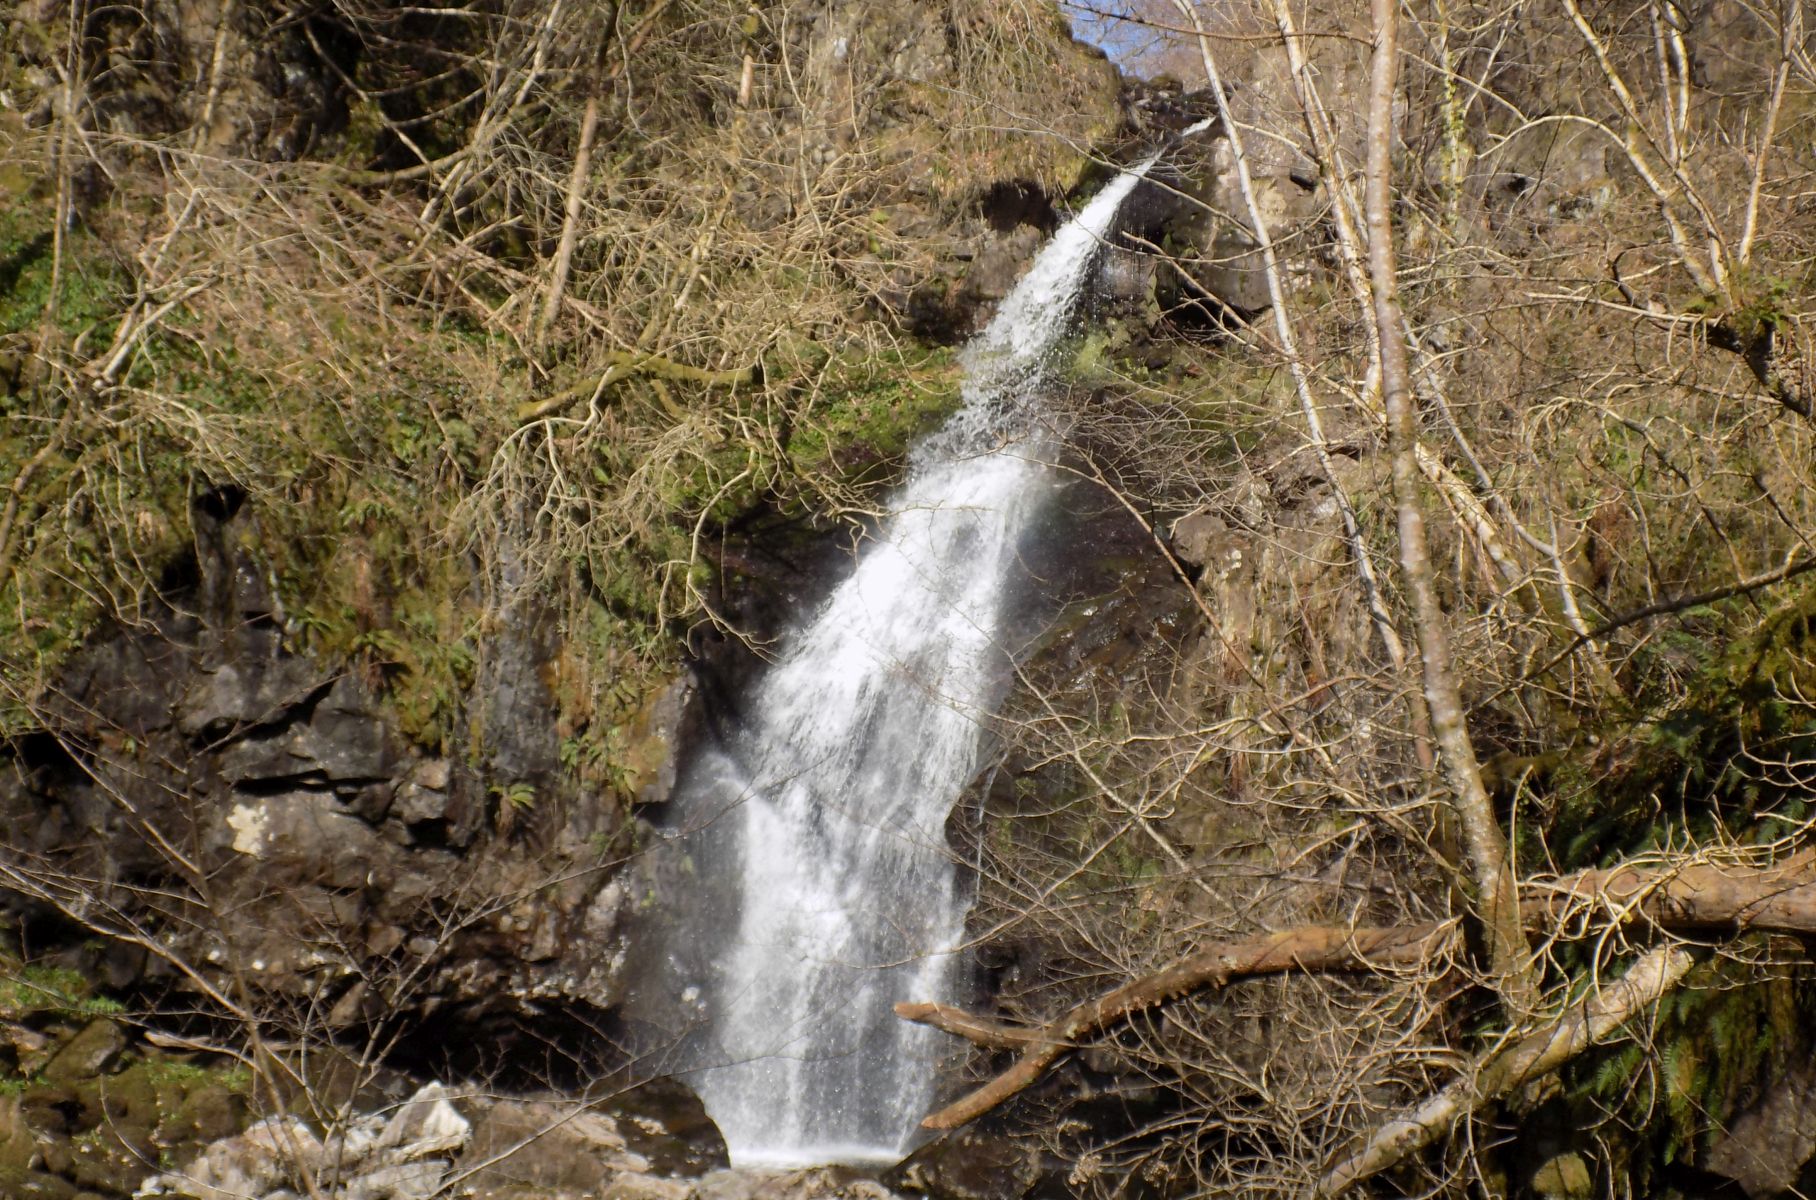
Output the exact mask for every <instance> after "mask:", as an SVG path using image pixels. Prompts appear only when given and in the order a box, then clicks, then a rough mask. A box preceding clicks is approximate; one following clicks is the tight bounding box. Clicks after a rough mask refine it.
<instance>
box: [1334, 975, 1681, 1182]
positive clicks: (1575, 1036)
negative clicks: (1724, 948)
mask: <svg viewBox="0 0 1816 1200" xmlns="http://www.w3.org/2000/svg"><path fill="white" fill-rule="evenodd" d="M1691 962H1692V960H1691V957H1690V952H1689V951H1687V950H1685V949H1684V948H1683V947H1681V946H1660V947H1658V948H1656V949H1654V950H1650V951H1648V952H1647V953H1645V954H1644V955H1642V956H1640V958H1639V960H1638V961H1637V962H1635V963H1634V964H1633V966H1632V968H1631V969H1630V970H1629V971H1628V972H1627V973H1626V974H1625V975H1623V976H1621V978H1620V979H1619V980H1618V981H1616V982H1615V983H1612V984H1610V985H1609V986H1607V987H1605V988H1594V989H1592V990H1591V991H1590V992H1589V994H1588V995H1586V996H1584V997H1583V998H1582V999H1581V1000H1578V1001H1577V1002H1576V1003H1574V1004H1572V1005H1571V1006H1570V1007H1569V1008H1567V1009H1565V1010H1564V1012H1563V1015H1562V1016H1560V1017H1559V1018H1558V1019H1557V1020H1556V1021H1555V1022H1553V1023H1552V1024H1551V1025H1549V1026H1548V1027H1546V1028H1545V1029H1542V1030H1540V1031H1539V1032H1538V1033H1535V1034H1533V1035H1531V1036H1530V1037H1527V1038H1523V1039H1521V1040H1520V1041H1518V1042H1516V1043H1515V1044H1514V1045H1513V1046H1512V1047H1511V1048H1510V1049H1508V1050H1505V1051H1503V1052H1501V1053H1499V1054H1494V1055H1491V1056H1490V1057H1489V1058H1488V1059H1486V1060H1485V1061H1484V1062H1482V1063H1481V1064H1480V1065H1478V1066H1476V1067H1475V1068H1473V1069H1472V1070H1468V1071H1465V1072H1464V1073H1463V1074H1462V1076H1460V1077H1459V1078H1458V1079H1457V1080H1456V1082H1454V1083H1452V1084H1451V1085H1450V1086H1448V1087H1446V1088H1445V1089H1444V1090H1443V1091H1440V1092H1438V1093H1437V1094H1436V1095H1434V1096H1432V1097H1430V1098H1429V1099H1427V1100H1424V1101H1421V1102H1420V1103H1419V1104H1417V1105H1415V1106H1414V1107H1413V1108H1411V1109H1409V1110H1407V1111H1406V1112H1405V1113H1403V1114H1402V1115H1400V1116H1398V1117H1395V1118H1393V1119H1392V1120H1389V1121H1387V1122H1386V1123H1385V1124H1382V1125H1380V1126H1379V1127H1377V1128H1376V1129H1375V1131H1374V1132H1373V1133H1371V1134H1369V1135H1368V1138H1367V1140H1366V1141H1364V1142H1363V1144H1362V1147H1361V1148H1360V1149H1359V1150H1357V1151H1356V1152H1355V1153H1353V1154H1350V1155H1349V1156H1347V1157H1346V1158H1344V1159H1342V1160H1341V1161H1340V1162H1338V1163H1337V1164H1336V1165H1335V1166H1333V1167H1331V1169H1330V1170H1328V1171H1326V1172H1325V1173H1324V1177H1323V1178H1322V1179H1320V1180H1319V1181H1318V1186H1317V1188H1316V1191H1315V1194H1316V1195H1318V1196H1336V1195H1339V1194H1341V1193H1342V1192H1345V1191H1347V1190H1348V1189H1349V1188H1351V1187H1354V1186H1355V1185H1356V1184H1358V1183H1360V1182H1362V1181H1363V1180H1365V1179H1367V1178H1369V1177H1370V1176H1372V1175H1376V1174H1379V1173H1380V1172H1382V1171H1385V1170H1386V1169H1387V1168H1389V1167H1391V1166H1393V1165H1394V1164H1395V1163H1397V1162H1399V1161H1401V1160H1402V1159H1404V1158H1406V1157H1407V1156H1409V1155H1412V1154H1416V1153H1417V1152H1419V1151H1420V1150H1423V1149H1424V1148H1425V1147H1427V1146H1429V1145H1431V1144H1432V1143H1433V1142H1435V1141H1437V1140H1438V1138H1440V1137H1441V1136H1443V1134H1444V1133H1445V1131H1446V1130H1448V1129H1450V1128H1451V1127H1452V1126H1454V1125H1456V1124H1457V1123H1458V1122H1459V1121H1461V1120H1463V1119H1464V1118H1465V1117H1467V1116H1469V1115H1470V1114H1471V1113H1473V1112H1475V1111H1476V1110H1477V1109H1480V1108H1481V1107H1482V1106H1483V1105H1485V1104H1487V1103H1489V1102H1490V1101H1492V1100H1494V1099H1496V1098H1498V1097H1500V1096H1504V1095H1506V1094H1508V1093H1509V1092H1512V1091H1513V1090H1515V1089H1516V1088H1519V1087H1520V1086H1522V1085H1523V1084H1526V1083H1528V1082H1530V1081H1532V1080H1534V1079H1538V1078H1540V1077H1541V1076H1544V1075H1548V1074H1550V1073H1551V1072H1552V1071H1555V1070H1557V1069H1558V1068H1559V1067H1561V1066H1563V1065H1564V1064H1565V1063H1566V1062H1568V1061H1570V1060H1571V1059H1572V1058H1574V1057H1576V1056H1577V1055H1578V1054H1581V1053H1582V1052H1583V1051H1585V1050H1587V1049H1588V1048H1589V1047H1591V1046H1593V1045H1595V1044H1596V1043H1597V1042H1600V1041H1602V1040H1603V1039H1604V1038H1606V1037H1607V1036H1608V1035H1609V1034H1611V1033H1613V1032H1614V1031H1615V1030H1616V1029H1618V1028H1620V1027H1621V1026H1622V1025H1624V1024H1626V1023H1627V1022H1628V1021H1630V1020H1632V1019H1633V1018H1634V1017H1635V1016H1638V1015H1639V1014H1640V1013H1641V1012H1643V1011H1644V1010H1645V1009H1646V1008H1648V1007H1650V1006H1651V1005H1652V1004H1654V1003H1656V1002H1657V1001H1658V999H1659V998H1660V997H1661V996H1663V995H1664V994H1665V993H1666V992H1668V991H1670V990H1671V988H1673V987H1674V986H1676V985H1677V984H1678V983H1679V982H1680V981H1681V980H1682V979H1683V977H1684V976H1685V975H1686V974H1688V973H1689V970H1690V966H1691Z"/></svg>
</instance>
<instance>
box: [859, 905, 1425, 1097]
mask: <svg viewBox="0 0 1816 1200" xmlns="http://www.w3.org/2000/svg"><path fill="white" fill-rule="evenodd" d="M1452 928H1453V925H1452V924H1451V923H1449V922H1445V923H1443V924H1434V925H1420V926H1411V927H1406V928H1382V929H1373V928H1363V929H1345V928H1340V927H1329V926H1310V927H1306V928H1303V929H1290V930H1287V931H1285V932H1283V933H1274V934H1267V935H1264V936H1262V937H1257V938H1249V939H1245V940H1242V941H1232V942H1218V943H1216V944H1214V945H1211V946H1208V947H1206V948H1204V949H1202V950H1199V951H1198V952H1196V953H1194V954H1190V955H1187V956H1186V957H1185V958H1182V959H1180V960H1179V961H1178V962H1176V963H1174V964H1173V965H1172V966H1170V967H1168V968H1166V969H1165V970H1164V971H1159V972H1156V973H1155V974H1153V975H1147V976H1144V977H1142V978H1141V979H1137V980H1134V981H1132V982H1130V983H1126V984H1124V985H1123V986H1121V987H1119V988H1117V989H1115V990H1114V991H1111V992H1106V993H1105V994H1104V995H1102V996H1099V997H1097V998H1096V999H1094V1000H1089V1001H1086V1002H1085V1003H1084V1004H1081V1005H1079V1006H1078V1007H1076V1008H1074V1009H1072V1011H1070V1012H1068V1013H1066V1014H1065V1015H1064V1016H1062V1017H1060V1018H1059V1019H1058V1020H1055V1021H1052V1022H1049V1023H1048V1024H1046V1025H1044V1026H1041V1027H1039V1028H1029V1027H1027V1026H1012V1025H1005V1024H1002V1023H1000V1022H996V1021H991V1020H988V1019H987V1018H983V1017H977V1016H974V1015H972V1014H970V1013H967V1012H964V1011H963V1010H961V1009H956V1008H952V1007H949V1006H947V1005H943V1004H898V1005H896V1006H895V1012H896V1015H897V1016H899V1017H902V1018H903V1019H905V1020H910V1021H918V1022H920V1023H922V1024H925V1025H931V1026H933V1027H934V1028H936V1029H943V1030H945V1031H946V1032H947V1033H953V1034H957V1035H958V1036H959V1037H962V1038H967V1039H969V1040H971V1041H973V1042H976V1043H978V1044H979V1045H984V1046H995V1047H1014V1046H1020V1047H1023V1049H1022V1053H1021V1057H1020V1058H1018V1059H1017V1060H1016V1062H1015V1064H1014V1065H1013V1066H1011V1067H1010V1068H1009V1069H1008V1070H1007V1071H1004V1072H1003V1073H1002V1074H1000V1075H998V1076H997V1077H996V1078H995V1079H992V1080H991V1081H990V1082H989V1083H986V1084H985V1085H984V1086H983V1087H981V1088H978V1089H977V1090H976V1091H974V1092H971V1093H970V1094H969V1095H966V1096H964V1097H962V1098H960V1099H958V1100H956V1101H954V1102H953V1103H952V1104H949V1105H947V1106H946V1107H945V1108H943V1109H941V1110H940V1111H939V1112H936V1113H934V1114H933V1115H932V1116H930V1117H928V1118H927V1119H926V1120H924V1121H922V1122H921V1124H922V1125H924V1126H926V1127H927V1128H928V1129H956V1128H957V1127H958V1126H960V1125H963V1124H965V1123H966V1122H968V1121H971V1120H974V1119H976V1118H977V1117H979V1116H982V1115H983V1114H984V1113H986V1112H989V1111H990V1110H991V1109H993V1108H995V1107H996V1106H997V1105H999V1104H1001V1103H1002V1102H1003V1101H1004V1100H1007V1099H1008V1098H1009V1097H1011V1096H1013V1095H1015V1094H1016V1093H1017V1092H1019V1091H1021V1090H1022V1089H1023V1088H1026V1087H1027V1086H1028V1085H1029V1084H1031V1083H1033V1082H1034V1081H1035V1080H1036V1079H1038V1078H1040V1075H1041V1073H1042V1072H1043V1071H1045V1070H1046V1069H1047V1068H1048V1067H1049V1066H1051V1065H1052V1064H1053V1062H1054V1060H1055V1059H1057V1058H1059V1056H1060V1055H1062V1054H1064V1053H1065V1052H1066V1051H1067V1050H1069V1049H1071V1048H1072V1047H1073V1046H1074V1044H1075V1042H1076V1039H1078V1038H1080V1037H1083V1036H1085V1035H1087V1034H1091V1033H1096V1032H1097V1031H1098V1030H1101V1029H1103V1028H1104V1027H1105V1026H1108V1025H1111V1024H1113V1023H1115V1022H1117V1021H1120V1020H1123V1019H1124V1018H1126V1017H1129V1016H1131V1015H1133V1014H1134V1013H1138V1012H1141V1011H1143V1010H1145V1009H1150V1008H1154V1007H1156V1006H1157V1005H1160V1004H1164V1003H1166V1002H1167V1001H1169V1000H1172V999H1175V998H1177V997H1179V996H1183V995H1185V994H1186V993H1187V992H1192V991H1196V990H1198V989H1200V988H1205V987H1221V986H1223V985H1224V984H1225V983H1227V982H1228V981H1229V980H1231V979H1235V978H1251V977H1253V976H1257V975H1278V974H1282V973H1284V972H1287V971H1326V972H1328V971H1377V970H1385V969H1389V968H1393V967H1408V966H1418V965H1420V964H1421V963H1424V962H1426V961H1428V960H1429V959H1430V958H1431V957H1432V956H1433V954H1434V952H1435V950H1436V945H1435V943H1437V942H1442V941H1447V940H1448V939H1449V936H1450V932H1451V930H1452Z"/></svg>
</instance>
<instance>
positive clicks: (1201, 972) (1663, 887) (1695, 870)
mask: <svg viewBox="0 0 1816 1200" xmlns="http://www.w3.org/2000/svg"><path fill="white" fill-rule="evenodd" d="M1521 887H1522V891H1524V892H1525V893H1527V894H1526V895H1525V896H1523V897H1522V901H1521V904H1520V914H1521V917H1522V919H1523V921H1524V922H1525V923H1526V925H1528V926H1529V927H1534V928H1538V927H1555V926H1558V925H1559V924H1561V923H1564V922H1566V921H1567V920H1568V919H1569V918H1570V916H1571V915H1572V914H1573V913H1580V912H1582V911H1584V910H1585V909H1592V910H1594V911H1596V912H1600V913H1603V914H1611V915H1612V917H1613V919H1614V920H1615V921H1616V922H1617V923H1623V924H1624V923H1629V922H1634V921H1647V922H1650V923H1652V924H1654V925H1657V926H1659V927H1661V928H1665V929H1673V930H1679V931H1685V932H1692V931H1703V932H1708V931H1712V930H1720V931H1723V932H1728V933H1744V932H1749V931H1753V932H1762V933H1788V934H1816V851H1811V852H1806V853H1803V854H1799V855H1797V856H1795V857H1794V858H1791V859H1788V860H1786V861H1785V862H1782V863H1779V864H1777V865H1775V866H1771V867H1766V868H1763V869H1736V868H1729V867H1724V866H1718V865H1715V864H1712V863H1707V862H1698V863H1690V864H1680V865H1672V866H1655V865H1648V864H1628V865H1624V866H1620V867H1612V868H1605V869H1598V870H1592V871H1582V872H1578V873H1576V874H1572V875H1566V876H1563V877H1562V878H1559V879H1553V880H1542V879H1541V880H1527V881H1525V882H1524V883H1523V884H1522V885H1521ZM1606 924H1607V921H1606V920H1602V921H1596V922H1590V923H1587V927H1588V928H1593V929H1600V928H1603V927H1605V926H1606ZM1455 928H1456V927H1455V925H1454V924H1453V923H1451V922H1442V923H1433V924H1427V925H1407V926H1387V927H1378V926H1377V927H1360V928H1354V929H1351V928H1346V927H1343V926H1329V925H1312V926H1302V927H1300V928H1297V929H1288V930H1284V931H1282V932H1279V933H1272V934H1264V935H1261V936H1257V937H1253V938H1245V939H1240V940H1237V941H1225V942H1216V943H1213V944H1211V945H1210V946H1207V947H1205V948H1203V949H1200V950H1197V951H1194V952H1193V953H1191V954H1189V955H1187V956H1185V957H1184V958H1181V959H1179V960H1177V961H1176V962H1174V963H1173V964H1172V965H1171V966H1169V967H1166V968H1164V969H1163V970H1160V971H1157V972H1155V973H1154V974H1152V975H1145V976H1143V977H1141V978H1140V979H1136V980H1132V981H1130V982H1129V983H1126V984H1124V985H1122V986H1121V987H1119V988H1116V989H1115V990H1113V991H1110V992H1107V993H1105V994H1104V995H1102V996H1099V997H1097V998H1096V999H1093V1000H1089V1001H1086V1002H1085V1003H1083V1004H1080V1005H1078V1006H1077V1007H1075V1008H1073V1009H1071V1010H1070V1011H1069V1012H1067V1013H1065V1014H1064V1015H1063V1016H1060V1017H1058V1018H1056V1019H1055V1020H1053V1021H1049V1022H1048V1023H1047V1024H1045V1025H1041V1026H1027V1025H1011V1024H1007V1023H1005V1022H1001V1021H993V1020H991V1019H989V1018H988V1017H981V1016H978V1015H977V1014H975V1013H969V1012H966V1011H965V1010H963V1009H960V1008H955V1007H953V1006H951V1005H945V1004H928V1003H902V1004H898V1005H896V1006H895V1013H896V1015H897V1016H898V1017H901V1018H902V1019H903V1020H906V1021H915V1022H917V1023H919V1024H922V1025H930V1026H932V1027H933V1028H935V1029H940V1030H943V1031H945V1032H946V1033H950V1034H955V1035H957V1036H959V1037H962V1038H964V1039H966V1040H967V1041H970V1042H972V1043H974V1044H976V1045H979V1046H987V1047H990V1048H992V1049H1019V1050H1021V1055H1020V1057H1019V1058H1017V1060H1016V1061H1015V1063H1014V1064H1013V1065H1012V1066H1010V1067H1009V1068H1008V1069H1007V1070H1006V1071H1004V1072H1002V1073H1001V1074H999V1075H997V1076H996V1077H995V1078H994V1079H992V1080H990V1081H989V1082H988V1083H986V1084H984V1085H983V1086H982V1087H980V1088H978V1089H976V1090H975V1091H973V1092H971V1093H969V1094H967V1095H965V1096H963V1097H961V1098H960V1099H958V1100H955V1101H954V1102H953V1103H951V1104H949V1105H947V1106H946V1107H945V1108H943V1109H941V1110H940V1111H938V1112H936V1113H934V1114H933V1115H932V1116H930V1117H928V1118H927V1119H926V1120H924V1121H923V1122H921V1124H922V1125H924V1126H925V1127H927V1128H928V1129H955V1128H957V1127H958V1126H960V1125H963V1124H965V1123H966V1122H968V1121H972V1120H975V1119H976V1118H978V1117H979V1116H982V1115H983V1114H984V1113H986V1112H989V1111H990V1110H991V1109H993V1108H995V1107H996V1106H998V1105H1000V1104H1001V1103H1003V1102H1004V1101H1005V1100H1007V1099H1009V1098H1010V1097H1011V1096H1014V1095H1016V1094H1017V1093H1019V1092H1021V1091H1022V1090H1024V1089H1025V1088H1027V1087H1028V1086H1029V1085H1030V1084H1032V1083H1033V1082H1034V1081H1035V1080H1037V1079H1039V1078H1040V1076H1041V1074H1042V1073H1043V1072H1044V1071H1046V1069H1047V1068H1048V1067H1049V1066H1051V1065H1052V1064H1053V1063H1054V1062H1055V1061H1057V1060H1058V1059H1059V1057H1060V1056H1061V1055H1062V1054H1064V1053H1065V1052H1066V1051H1067V1050H1070V1049H1073V1048H1075V1047H1076V1046H1077V1045H1078V1042H1079V1039H1080V1038H1083V1037H1086V1036H1088V1035H1091V1034H1094V1033H1098V1032H1101V1031H1102V1030H1103V1029H1105V1028H1107V1027H1108V1026H1110V1025H1113V1024H1115V1023H1116V1022H1118V1021H1122V1020H1125V1019H1127V1018H1128V1017H1130V1016H1133V1015H1134V1014H1136V1013H1139V1012H1144V1011H1147V1010H1148V1009H1152V1008H1157V1007H1159V1006H1160V1005H1162V1004H1165V1003H1167V1002H1168V1001H1171V1000H1176V999H1178V998H1179V997H1181V996H1184V995H1186V994H1188V993H1190V992H1194V991H1199V990H1202V989H1205V988H1218V987H1223V986H1225V985H1226V984H1228V983H1230V982H1231V981H1233V980H1238V979H1253V978H1256V977H1258V976H1263V975H1281V974H1286V973H1289V972H1295V971H1297V972H1308V973H1326V974H1329V973H1340V972H1366V971H1380V970H1391V969H1403V968H1409V967H1417V966H1420V965H1422V964H1426V963H1429V962H1431V961H1433V960H1434V959H1436V958H1438V957H1440V956H1441V954H1442V953H1443V951H1444V950H1445V949H1446V948H1447V947H1448V946H1450V945H1451V944H1452V939H1453V937H1454V934H1455ZM1569 935H1570V936H1578V937H1580V936H1584V935H1585V930H1584V929H1572V930H1570V931H1569ZM1538 1036H1540V1037H1543V1036H1545V1035H1538ZM1522 1044H1523V1043H1522ZM1510 1086H1511V1085H1510Z"/></svg>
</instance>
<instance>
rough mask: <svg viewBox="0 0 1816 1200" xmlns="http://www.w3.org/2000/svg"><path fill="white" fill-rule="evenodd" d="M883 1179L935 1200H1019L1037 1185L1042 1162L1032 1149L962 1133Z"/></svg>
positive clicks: (939, 1141)
mask: <svg viewBox="0 0 1816 1200" xmlns="http://www.w3.org/2000/svg"><path fill="white" fill-rule="evenodd" d="M884 1178H885V1180H886V1181H887V1182H889V1183H890V1184H892V1185H893V1186H896V1187H899V1188H902V1189H903V1190H906V1191H911V1192H918V1193H920V1194H923V1195H927V1196H933V1197H937V1198H938V1200H1017V1198H1018V1197H1021V1196H1025V1195H1027V1194H1028V1192H1029V1190H1030V1189H1032V1188H1033V1187H1034V1185H1035V1183H1036V1182H1037V1181H1038V1180H1039V1179H1040V1158H1039V1155H1038V1154H1037V1153H1036V1151H1035V1150H1034V1149H1033V1148H1032V1147H1030V1146H1027V1145H1024V1144H1021V1143H1018V1142H1015V1141H1012V1140H1010V1139H1008V1138H1005V1137H999V1136H995V1135H992V1134H988V1133H983V1132H980V1131H978V1130H975V1129H961V1130H958V1131H956V1132H954V1133H949V1134H947V1135H946V1136H944V1137H941V1138H938V1139H936V1140H934V1141H931V1142H928V1143H927V1144H926V1145H925V1146H922V1147H921V1148H920V1149H918V1150H916V1151H915V1152H914V1153H913V1154H910V1155H909V1156H908V1157H907V1158H906V1159H904V1160H903V1161H902V1162H901V1164H900V1165H899V1166H897V1167H896V1168H895V1169H894V1170H892V1171H891V1172H890V1173H889V1174H887V1175H886V1176H884Z"/></svg>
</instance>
